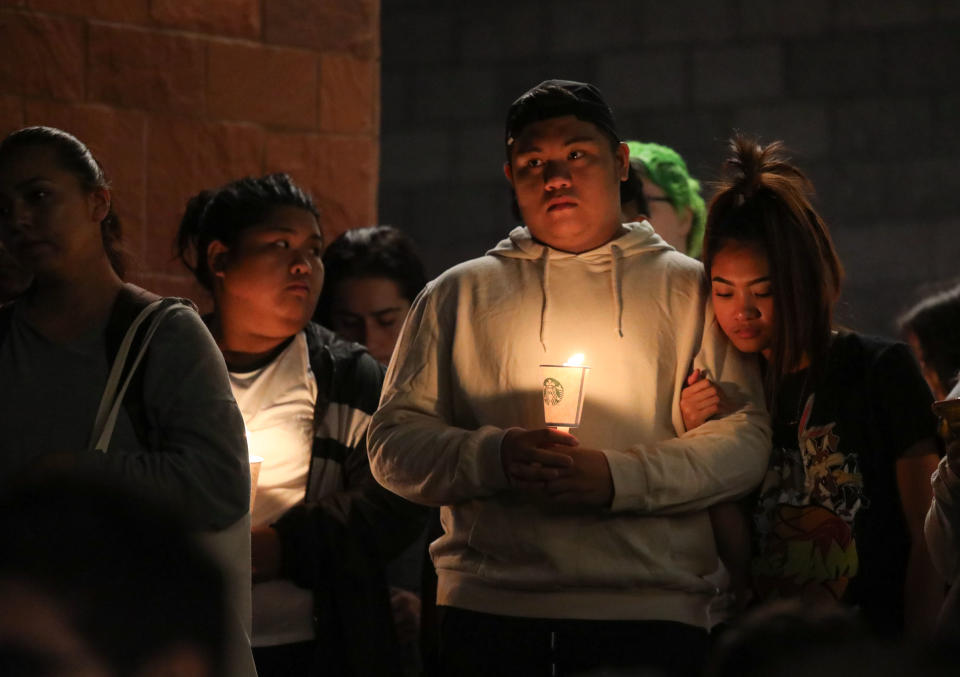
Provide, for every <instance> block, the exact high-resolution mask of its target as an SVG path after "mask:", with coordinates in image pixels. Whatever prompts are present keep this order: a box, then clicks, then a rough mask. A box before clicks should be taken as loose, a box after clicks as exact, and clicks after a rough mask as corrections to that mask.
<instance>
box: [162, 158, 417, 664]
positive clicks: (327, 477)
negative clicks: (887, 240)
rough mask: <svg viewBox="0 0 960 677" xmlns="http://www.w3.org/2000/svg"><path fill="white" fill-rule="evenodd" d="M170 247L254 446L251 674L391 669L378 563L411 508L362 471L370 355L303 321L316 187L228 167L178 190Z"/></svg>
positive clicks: (320, 274)
mask: <svg viewBox="0 0 960 677" xmlns="http://www.w3.org/2000/svg"><path fill="white" fill-rule="evenodd" d="M177 248H178V250H179V253H180V257H181V259H182V260H183V261H184V263H185V264H186V265H187V267H188V268H189V269H190V270H191V271H193V273H194V275H195V276H196V278H197V281H198V282H200V284H202V285H203V286H204V287H206V288H207V289H208V290H209V291H210V292H211V294H212V296H213V302H214V312H213V314H212V315H211V316H210V317H209V319H208V324H209V327H210V330H211V332H212V333H213V336H214V338H215V340H216V341H217V344H218V345H219V346H220V349H221V351H222V352H223V356H224V358H226V362H227V368H228V370H229V373H230V382H231V386H232V388H233V393H234V396H235V397H236V400H237V403H238V404H239V406H240V410H241V413H242V414H243V418H244V422H245V423H246V427H247V430H248V433H247V434H248V442H249V446H250V452H251V453H252V454H255V455H257V456H260V457H262V458H263V461H262V465H261V468H260V477H259V483H258V487H257V492H256V500H255V501H254V504H253V508H252V525H253V530H252V552H253V574H254V588H253V634H252V643H253V646H254V658H255V660H256V663H257V670H258V672H259V674H260V677H271V676H272V675H282V676H284V677H298V676H306V675H315V674H331V675H341V674H356V675H385V674H395V673H398V672H399V670H400V668H401V660H400V655H399V651H398V647H397V642H396V633H395V631H394V627H393V618H392V616H391V606H390V597H389V593H388V590H387V586H386V581H385V577H384V564H385V563H386V561H387V560H388V559H390V558H391V557H393V556H395V555H396V554H398V553H399V552H400V551H402V550H403V549H404V547H405V546H406V545H407V544H408V543H410V542H411V541H412V540H413V539H414V538H416V537H417V535H418V534H419V532H420V531H421V529H422V526H423V522H424V519H423V515H424V513H423V510H422V509H421V508H418V507H415V506H413V505H412V504H409V503H407V502H405V501H403V500H401V499H399V498H398V497H396V496H395V495H393V494H390V493H389V492H387V491H386V490H385V489H383V488H382V487H380V486H379V485H378V484H377V483H376V482H375V481H374V479H373V476H372V475H371V474H370V468H369V465H368V461H367V451H366V428H367V423H368V420H369V416H370V415H371V414H372V413H373V411H374V410H375V409H376V407H377V403H378V401H379V395H380V386H381V383H382V379H383V368H382V367H381V366H380V365H379V364H378V363H377V361H376V360H375V359H374V358H373V357H371V356H370V354H369V353H368V352H367V351H366V350H365V349H364V348H363V347H362V346H359V345H357V344H355V343H348V342H346V341H343V340H341V339H338V338H336V337H335V336H334V334H333V332H331V331H329V330H327V329H325V328H324V327H321V326H320V325H317V324H313V323H311V322H310V317H311V315H312V314H313V311H314V307H315V306H316V304H317V298H318V296H319V295H320V289H321V286H322V285H323V278H324V269H323V264H322V262H321V257H320V255H321V252H322V248H323V236H322V234H321V231H320V223H319V214H318V212H317V209H316V207H315V206H314V204H313V201H312V200H311V199H310V197H309V196H307V195H306V194H305V193H304V192H303V191H302V190H301V189H300V188H299V187H298V186H297V185H296V184H294V183H293V181H291V179H290V177H289V176H287V175H285V174H270V175H268V176H263V177H260V178H250V177H248V178H244V179H240V180H237V181H233V182H232V183H228V184H227V185H225V186H222V187H220V188H218V189H216V190H212V191H205V192H203V193H200V194H199V195H197V196H195V197H194V198H192V199H191V200H190V201H189V203H188V204H187V208H186V213H185V214H184V217H183V220H182V222H181V224H180V231H179V233H178V236H177Z"/></svg>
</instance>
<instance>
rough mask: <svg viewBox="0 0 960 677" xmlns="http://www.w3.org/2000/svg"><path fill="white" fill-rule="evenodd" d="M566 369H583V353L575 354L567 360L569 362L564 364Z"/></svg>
mask: <svg viewBox="0 0 960 677" xmlns="http://www.w3.org/2000/svg"><path fill="white" fill-rule="evenodd" d="M563 366H564V367H581V366H583V353H575V354H573V355H571V356H570V357H568V358H567V361H566V362H564V363H563Z"/></svg>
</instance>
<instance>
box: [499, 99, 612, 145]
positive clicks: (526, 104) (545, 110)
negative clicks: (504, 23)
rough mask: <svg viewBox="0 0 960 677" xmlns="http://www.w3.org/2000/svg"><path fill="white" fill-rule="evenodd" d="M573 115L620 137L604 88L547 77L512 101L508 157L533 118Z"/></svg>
mask: <svg viewBox="0 0 960 677" xmlns="http://www.w3.org/2000/svg"><path fill="white" fill-rule="evenodd" d="M564 115H573V116H575V117H577V118H579V119H580V120H583V121H584V122H592V123H593V124H595V125H596V126H597V127H599V128H600V129H602V130H603V131H605V132H606V133H607V134H609V135H610V136H612V137H613V138H614V139H615V140H616V141H620V135H619V134H617V128H616V125H615V124H614V122H613V111H612V110H610V106H608V105H607V102H606V101H604V99H603V95H602V94H601V93H600V90H599V89H597V88H596V87H594V86H593V85H591V84H589V83H586V82H574V81H573V80H544V81H543V82H541V83H540V84H539V85H537V86H536V87H534V88H532V89H530V90H528V91H527V92H525V93H524V94H522V95H521V96H520V98H518V99H517V100H516V101H514V102H513V103H512V104H510V110H509V111H507V125H506V127H507V129H506V137H505V138H506V144H507V159H508V160H509V159H510V149H511V148H512V147H513V143H514V141H516V139H517V137H518V136H519V135H520V132H521V131H523V128H524V127H526V126H527V125H529V124H531V123H533V122H540V121H541V120H549V119H550V118H558V117H562V116H564Z"/></svg>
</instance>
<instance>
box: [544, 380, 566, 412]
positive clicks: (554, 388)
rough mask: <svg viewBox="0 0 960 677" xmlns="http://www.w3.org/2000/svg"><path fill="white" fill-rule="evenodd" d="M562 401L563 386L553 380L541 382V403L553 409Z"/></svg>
mask: <svg viewBox="0 0 960 677" xmlns="http://www.w3.org/2000/svg"><path fill="white" fill-rule="evenodd" d="M562 399H563V384H562V383H560V381H558V380H557V379H555V378H547V379H544V380H543V403H544V404H546V405H547V406H549V407H555V406H557V405H558V404H560V400H562Z"/></svg>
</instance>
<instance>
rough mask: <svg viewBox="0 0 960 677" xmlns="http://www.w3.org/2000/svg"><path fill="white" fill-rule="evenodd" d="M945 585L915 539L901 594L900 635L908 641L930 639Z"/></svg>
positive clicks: (919, 541)
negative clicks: (901, 624) (902, 631)
mask: <svg viewBox="0 0 960 677" xmlns="http://www.w3.org/2000/svg"><path fill="white" fill-rule="evenodd" d="M945 592H946V584H945V582H944V580H943V579H942V578H941V577H940V575H939V574H938V573H937V571H936V570H935V569H934V567H933V563H932V562H931V561H930V556H929V554H928V552H927V547H926V543H925V542H924V541H923V539H919V540H918V541H917V542H915V543H914V544H913V545H912V546H911V548H910V558H909V560H908V561H907V577H906V581H905V584H904V590H903V603H904V632H905V633H906V635H907V636H908V637H913V638H916V639H921V640H922V639H929V638H930V637H932V636H933V632H934V628H935V627H936V623H937V617H938V616H939V614H940V607H941V606H943V599H944V593H945Z"/></svg>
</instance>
